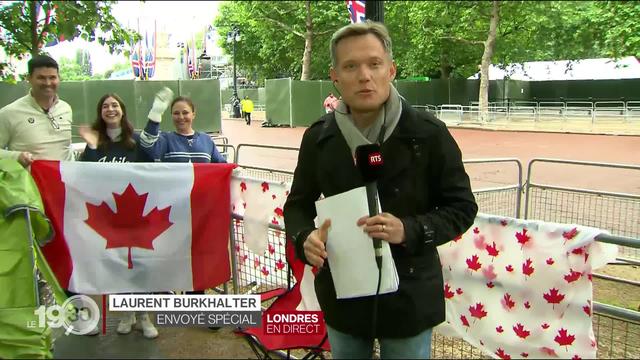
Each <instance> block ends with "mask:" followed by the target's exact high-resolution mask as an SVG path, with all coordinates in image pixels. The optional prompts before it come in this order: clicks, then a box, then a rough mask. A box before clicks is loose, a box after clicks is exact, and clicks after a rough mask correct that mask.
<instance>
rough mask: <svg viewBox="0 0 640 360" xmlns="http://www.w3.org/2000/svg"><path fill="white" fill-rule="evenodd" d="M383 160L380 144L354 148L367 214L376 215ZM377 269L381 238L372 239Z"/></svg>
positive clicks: (379, 261)
mask: <svg viewBox="0 0 640 360" xmlns="http://www.w3.org/2000/svg"><path fill="white" fill-rule="evenodd" d="M383 164H384V161H383V159H382V153H381V152H380V145H378V144H368V145H360V146H358V147H357V148H356V167H357V168H358V170H360V174H361V175H362V179H363V180H364V182H365V186H366V189H367V204H368V206H369V216H375V215H378V187H377V184H376V182H377V180H378V178H380V175H381V174H382V166H383ZM373 248H374V250H375V254H376V264H377V265H378V269H381V268H382V240H380V239H376V238H374V239H373Z"/></svg>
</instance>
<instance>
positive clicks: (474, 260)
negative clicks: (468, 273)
mask: <svg viewBox="0 0 640 360" xmlns="http://www.w3.org/2000/svg"><path fill="white" fill-rule="evenodd" d="M481 266H482V264H481V263H480V262H479V261H478V255H473V256H472V257H471V258H467V267H468V268H469V269H471V270H473V271H478V269H480V267H481Z"/></svg>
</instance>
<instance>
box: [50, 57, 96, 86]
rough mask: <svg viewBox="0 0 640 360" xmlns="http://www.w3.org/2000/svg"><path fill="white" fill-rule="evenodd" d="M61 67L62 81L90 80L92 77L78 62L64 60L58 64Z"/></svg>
mask: <svg viewBox="0 0 640 360" xmlns="http://www.w3.org/2000/svg"><path fill="white" fill-rule="evenodd" d="M58 65H59V67H60V80H62V81H79V80H90V79H91V76H90V75H88V74H86V73H85V72H84V69H83V68H82V66H81V65H80V64H78V63H77V62H76V60H73V59H69V58H66V57H64V58H62V59H60V61H59V62H58Z"/></svg>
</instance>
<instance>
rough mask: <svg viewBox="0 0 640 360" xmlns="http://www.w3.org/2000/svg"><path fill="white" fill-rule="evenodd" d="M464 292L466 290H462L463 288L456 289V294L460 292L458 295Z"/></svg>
mask: <svg viewBox="0 0 640 360" xmlns="http://www.w3.org/2000/svg"><path fill="white" fill-rule="evenodd" d="M463 292H464V291H462V289H461V288H457V289H456V294H458V295H462V293H463Z"/></svg>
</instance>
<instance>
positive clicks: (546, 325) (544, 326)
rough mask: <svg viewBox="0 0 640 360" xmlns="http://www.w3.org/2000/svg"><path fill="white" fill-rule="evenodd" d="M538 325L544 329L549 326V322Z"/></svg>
mask: <svg viewBox="0 0 640 360" xmlns="http://www.w3.org/2000/svg"><path fill="white" fill-rule="evenodd" d="M540 327H542V328H543V329H544V330H547V329H548V328H549V324H547V323H544V324H542V325H540Z"/></svg>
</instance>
